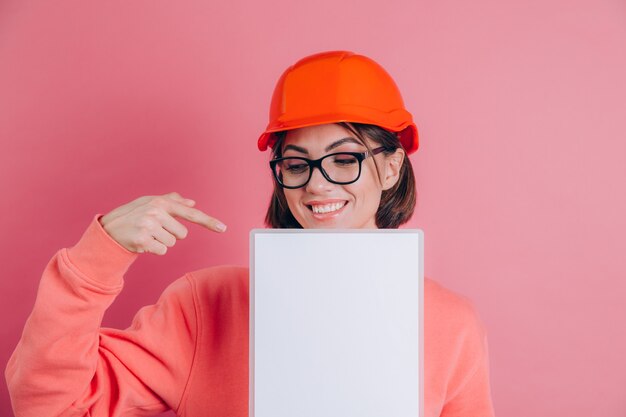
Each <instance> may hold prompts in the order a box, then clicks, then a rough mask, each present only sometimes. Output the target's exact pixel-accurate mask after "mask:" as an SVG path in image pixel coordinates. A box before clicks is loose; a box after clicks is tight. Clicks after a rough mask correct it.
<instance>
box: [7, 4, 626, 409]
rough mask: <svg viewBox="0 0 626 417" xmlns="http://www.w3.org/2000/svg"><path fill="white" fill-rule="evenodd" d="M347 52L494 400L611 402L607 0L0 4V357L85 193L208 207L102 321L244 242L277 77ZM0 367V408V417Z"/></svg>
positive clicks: (623, 95)
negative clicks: (159, 197) (412, 134)
mask: <svg viewBox="0 0 626 417" xmlns="http://www.w3.org/2000/svg"><path fill="white" fill-rule="evenodd" d="M329 49H349V50H354V51H357V52H360V53H364V54H366V55H369V56H371V57H372V58H374V59H375V60H377V61H379V62H380V63H381V64H382V65H383V66H385V67H386V68H387V69H388V71H389V72H390V73H391V74H392V75H393V76H394V78H395V79H396V81H397V83H398V85H399V86H400V88H401V90H402V92H403V94H404V98H405V101H406V104H407V107H408V108H409V109H410V110H411V111H412V113H413V114H414V117H415V119H416V121H417V124H418V128H419V129H420V133H421V146H420V150H419V151H418V152H417V154H415V155H413V156H412V157H411V160H412V162H413V164H414V167H415V170H416V175H417V183H418V185H417V187H418V193H419V197H418V200H419V202H418V207H417V212H416V215H415V216H414V218H413V219H412V221H411V222H410V224H409V226H410V227H419V228H422V229H423V230H424V233H425V241H426V250H425V262H426V263H425V265H426V266H425V269H426V275H427V276H429V277H432V278H434V279H436V280H438V281H440V282H441V283H443V284H444V285H446V286H448V287H449V288H451V289H453V290H455V291H457V292H459V293H462V294H464V295H466V296H468V297H469V298H470V299H472V300H473V302H474V304H475V306H476V308H477V309H478V311H479V313H480V315H481V317H482V319H483V321H484V322H485V324H486V326H487V329H488V333H489V342H490V358H491V375H492V390H493V400H494V405H495V409H496V413H497V414H498V415H500V416H509V417H521V416H569V417H578V416H581V417H582V416H590V415H594V416H623V415H625V414H626V399H625V398H626V396H625V395H624V390H625V389H626V359H625V358H624V357H623V356H622V355H623V354H624V352H626V332H625V326H624V318H625V317H626V303H625V302H624V299H625V298H626V297H625V296H626V263H625V259H626V256H624V249H625V245H624V244H623V243H622V239H623V238H624V234H625V233H624V232H625V231H626V227H625V226H626V221H625V220H624V213H626V192H625V191H626V187H625V181H624V180H625V178H626V145H625V142H626V81H625V80H626V78H625V76H624V74H626V3H625V2H624V1H623V0H588V1H579V0H577V1H570V0H568V1H565V0H562V1H557V0H550V1H545V0H541V1H538V0H530V1H524V2H521V1H518V2H503V1H501V0H477V1H472V2H469V1H460V0H458V1H437V2H434V1H416V0H411V1H393V0H392V1H360V2H353V1H339V2H337V1H336V0H316V1H307V2H294V1H291V0H274V1H264V2H252V1H249V2H242V1H231V2H219V3H217V2H206V1H187V2H174V1H154V0H151V1H132V2H128V1H106V2H85V1H61V2H57V1H55V2H44V1H17V0H3V1H2V2H0V140H1V141H2V142H1V144H2V147H1V149H2V152H1V153H0V190H1V193H2V198H1V200H0V230H1V231H2V237H3V239H2V240H1V241H0V257H1V259H0V264H1V265H2V268H3V277H2V279H1V280H0V297H1V299H0V314H1V316H2V323H3V325H2V326H1V330H0V331H1V332H2V333H1V335H0V364H1V365H2V368H4V364H5V363H6V360H7V359H8V357H9V355H10V352H11V351H12V350H13V348H14V347H15V344H16V343H17V341H18V339H19V335H20V332H21V329H22V326H23V324H24V321H25V320H26V317H27V316H28V314H29V312H30V309H31V307H32V304H33V302H34V298H35V294H36V288H37V284H38V281H39V278H40V276H41V273H42V271H43V269H44V267H45V265H46V264H47V262H48V260H49V259H50V258H51V257H52V256H53V255H54V253H55V252H56V251H57V250H58V249H60V248H62V247H68V246H71V245H73V244H74V243H75V242H76V241H77V240H78V238H79V237H80V236H81V234H82V232H83V231H84V229H85V228H86V226H87V224H88V223H89V221H90V220H91V218H92V216H93V215H94V214H95V213H107V212H108V211H110V210H112V209H113V208H115V207H117V206H119V205H121V204H124V203H126V202H128V201H130V200H132V199H135V198H137V197H139V196H141V195H150V194H152V195H154V194H163V193H167V192H170V191H178V192H180V193H181V194H182V195H183V196H185V197H190V198H193V199H195V200H196V201H197V202H198V204H197V207H198V208H201V209H203V210H204V211H206V212H207V213H209V214H212V215H214V216H215V217H217V218H219V219H221V220H223V221H224V222H225V223H226V224H227V225H228V226H229V230H228V232H227V233H226V234H225V235H217V234H214V233H212V232H209V231H206V230H205V229H202V228H201V227H200V226H197V225H192V224H189V223H186V225H187V226H188V227H189V230H190V234H189V237H188V238H187V239H185V240H183V241H180V242H179V243H178V244H177V245H176V247H174V248H172V249H171V250H170V252H169V253H168V254H167V256H165V257H159V256H156V255H144V256H141V257H140V258H139V259H138V261H137V262H136V263H135V264H134V265H133V267H132V268H131V270H130V271H129V273H128V274H127V280H126V287H125V290H124V292H123V293H122V294H121V295H120V296H119V297H118V299H117V300H116V302H115V303H114V304H113V306H112V307H111V308H110V310H109V311H108V312H107V315H106V317H105V323H104V324H105V325H107V326H114V327H126V326H127V325H129V324H130V320H131V318H132V316H133V314H134V313H135V311H136V310H137V309H138V308H139V307H140V306H142V305H145V304H149V303H152V302H154V301H155V300H156V298H157V296H158V295H159V294H160V293H161V291H162V290H163V289H164V288H165V287H166V286H167V285H168V284H169V283H170V282H171V281H173V280H174V279H175V278H177V277H178V276H180V275H182V274H183V273H184V272H186V271H189V270H192V269H196V268H201V267H204V266H209V265H213V264H223V263H236V264H247V262H248V247H247V242H248V231H249V230H250V229H251V228H253V227H262V225H263V224H262V219H263V215H264V213H265V208H266V205H267V203H268V199H269V194H270V188H271V183H270V177H269V170H268V168H267V160H268V158H269V155H268V154H267V153H260V152H258V151H257V149H256V144H255V142H256V138H257V137H258V135H259V133H260V132H261V131H262V129H263V128H264V126H265V124H266V122H267V120H266V117H267V116H266V115H267V110H268V105H269V100H270V96H271V92H272V89H273V87H274V83H275V81H276V79H277V78H278V76H279V75H280V73H281V72H282V71H283V70H284V69H285V68H286V67H287V66H288V65H290V64H292V63H293V62H294V61H295V60H297V59H299V58H301V57H302V56H305V55H308V54H310V53H314V52H319V51H322V50H329ZM5 387H6V385H5V382H4V379H2V389H1V390H0V415H3V416H4V415H10V414H11V411H10V404H9V398H8V393H7V391H6V388H5Z"/></svg>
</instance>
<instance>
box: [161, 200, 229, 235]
mask: <svg viewBox="0 0 626 417" xmlns="http://www.w3.org/2000/svg"><path fill="white" fill-rule="evenodd" d="M167 211H168V213H169V214H171V215H173V216H175V217H180V218H183V219H185V220H188V221H190V222H192V223H196V224H199V225H200V226H204V227H206V228H207V229H210V230H213V231H214V232H224V231H226V225H225V224H224V223H222V222H221V221H219V220H218V219H216V218H215V217H211V216H209V215H208V214H206V213H205V212H203V211H202V210H198V209H197V208H194V207H189V206H185V205H184V204H181V203H175V204H172V205H171V206H170V208H169V209H168V210H167Z"/></svg>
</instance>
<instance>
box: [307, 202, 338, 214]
mask: <svg viewBox="0 0 626 417" xmlns="http://www.w3.org/2000/svg"><path fill="white" fill-rule="evenodd" d="M344 204H346V202H345V201H342V202H340V203H332V204H325V205H323V206H315V205H314V206H311V207H312V208H313V213H330V212H332V211H337V210H339V209H340V208H342V207H343V206H344Z"/></svg>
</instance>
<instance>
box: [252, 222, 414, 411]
mask: <svg viewBox="0 0 626 417" xmlns="http://www.w3.org/2000/svg"><path fill="white" fill-rule="evenodd" d="M422 334H423V233H422V231H421V230H418V229H412V230H408V229H403V230H299V229H298V230H296V229H255V230H253V231H252V232H251V233H250V401H249V405H250V410H249V411H250V417H357V416H358V417H383V416H385V417H386V416H389V417H416V416H421V414H422V413H421V410H422V409H423V406H422V402H423V388H422V379H423V369H422V363H423V360H422V356H423V354H422V343H423V341H422Z"/></svg>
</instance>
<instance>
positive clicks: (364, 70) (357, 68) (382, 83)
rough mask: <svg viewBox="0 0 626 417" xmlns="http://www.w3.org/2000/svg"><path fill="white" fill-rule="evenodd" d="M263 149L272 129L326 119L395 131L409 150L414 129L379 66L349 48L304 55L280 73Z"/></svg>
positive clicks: (392, 84)
mask: <svg viewBox="0 0 626 417" xmlns="http://www.w3.org/2000/svg"><path fill="white" fill-rule="evenodd" d="M269 116H270V117H269V123H268V125H267V128H266V129H265V132H263V134H262V135H261V136H260V137H259V142H258V146H259V149H260V150H261V151H264V150H266V149H267V147H268V146H269V147H272V146H273V145H274V143H275V142H276V138H275V137H274V135H273V133H274V132H279V131H283V130H289V129H296V128H299V127H305V126H314V125H320V124H325V123H337V122H354V123H366V124H372V125H376V126H379V127H381V128H383V129H386V130H388V131H391V132H397V133H398V137H399V139H400V143H402V146H403V148H404V149H405V151H406V152H407V154H409V153H412V152H415V151H416V150H417V148H418V139H417V127H416V126H415V123H413V117H412V116H411V113H409V112H408V111H407V110H406V109H405V108H404V101H403V100H402V96H401V95H400V90H398V87H397V86H396V83H395V82H394V81H393V79H392V78H391V76H390V75H389V74H388V73H387V71H385V69H384V68H383V67H381V66H380V65H379V64H377V63H376V62H374V61H373V60H371V59H370V58H368V57H366V56H363V55H357V54H355V53H353V52H349V51H330V52H322V53H318V54H314V55H310V56H307V57H305V58H302V59H301V60H299V61H298V62H296V63H295V64H294V65H292V66H291V67H289V68H287V70H286V71H285V72H284V73H283V75H282V76H281V77H280V79H279V80H278V83H277V84H276V87H275V88H274V94H273V95H272V103H271V106H270V115H269Z"/></svg>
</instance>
